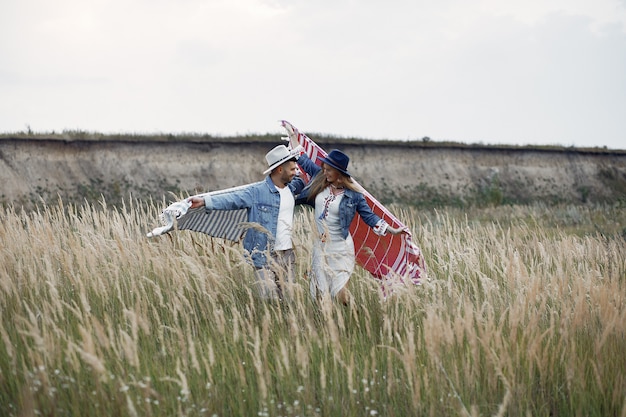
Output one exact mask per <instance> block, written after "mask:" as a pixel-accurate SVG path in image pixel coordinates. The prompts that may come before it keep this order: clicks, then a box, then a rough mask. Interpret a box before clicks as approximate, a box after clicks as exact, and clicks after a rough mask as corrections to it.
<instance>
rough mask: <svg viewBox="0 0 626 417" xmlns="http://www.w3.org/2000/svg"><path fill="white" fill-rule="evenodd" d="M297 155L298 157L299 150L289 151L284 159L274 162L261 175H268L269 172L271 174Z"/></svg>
mask: <svg viewBox="0 0 626 417" xmlns="http://www.w3.org/2000/svg"><path fill="white" fill-rule="evenodd" d="M299 155H300V149H298V148H296V149H292V150H290V151H289V154H288V155H285V157H284V158H282V159H280V160H278V161H276V162H274V163H273V164H272V165H270V167H269V168H268V169H266V170H265V171H263V175H267V174H269V173H270V172H272V171H273V170H274V169H276V168H278V167H279V166H281V165H282V164H284V163H285V162H287V161H289V160H290V159H293V158H296V157H297V156H299Z"/></svg>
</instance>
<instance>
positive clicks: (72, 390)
mask: <svg viewBox="0 0 626 417" xmlns="http://www.w3.org/2000/svg"><path fill="white" fill-rule="evenodd" d="M163 206H164V203H163V202H159V203H153V202H150V203H145V202H140V201H136V200H132V199H129V201H128V202H127V203H126V204H125V205H124V206H121V207H117V208H113V207H107V206H106V204H105V203H104V202H101V203H99V204H93V205H91V204H85V205H82V206H66V205H64V204H63V203H62V202H59V203H58V204H57V205H54V206H46V207H42V208H40V209H39V210H37V211H30V212H22V211H20V210H17V209H14V208H10V207H9V208H2V209H0V240H1V241H2V247H1V249H0V315H1V320H0V336H1V340H2V341H1V343H0V415H2V416H96V415H109V416H113V415H115V416H235V415H237V416H376V415H380V416H408V415H420V416H421V415H429V416H455V415H459V416H483V415H485V416H487V415H489V416H491V415H497V416H622V417H624V416H626V244H625V241H624V235H625V234H626V210H625V208H624V207H623V205H621V206H620V205H618V206H592V205H585V206H563V207H545V206H541V205H534V206H501V207H495V208H482V209H479V208H474V209H469V210H468V211H461V210H459V209H442V210H439V211H436V210H430V211H417V210H415V209H413V208H407V207H392V211H394V212H395V213H396V214H397V216H398V217H399V218H401V219H402V220H404V221H405V222H406V223H407V224H408V225H409V227H410V229H411V230H412V231H413V236H414V240H415V242H416V243H418V245H419V246H420V247H421V248H422V250H423V253H424V255H425V259H426V262H427V265H428V268H429V269H428V271H429V279H428V280H424V281H423V283H422V285H419V286H413V285H411V286H401V285H399V286H396V287H395V291H394V292H393V294H392V295H390V296H389V297H386V298H385V297H383V296H382V292H381V290H380V285H379V284H380V283H379V282H378V281H377V280H376V279H374V278H372V277H371V276H369V275H368V274H367V273H366V272H364V271H363V270H362V269H360V268H357V270H356V271H355V274H354V275H353V277H352V280H351V282H350V290H351V293H352V301H351V304H350V305H349V306H347V307H346V306H341V305H336V304H332V303H321V304H317V303H315V302H313V301H311V300H310V299H309V296H308V292H307V289H308V283H307V282H306V281H305V278H304V276H305V272H306V269H307V267H308V262H309V255H310V254H309V251H308V250H309V248H311V247H312V242H311V240H310V239H311V238H310V234H309V233H307V231H308V230H311V228H312V225H311V216H310V214H309V212H307V211H298V212H297V214H296V224H297V227H298V229H297V233H296V243H297V253H298V276H299V277H301V278H300V281H299V285H298V288H297V291H296V293H295V296H294V298H293V299H292V300H290V301H289V302H283V303H279V302H265V301H261V300H258V299H257V298H255V296H254V292H253V289H252V282H253V280H254V278H253V272H252V269H251V267H250V266H249V265H247V264H246V263H245V262H244V261H243V258H242V255H241V248H240V246H239V245H238V244H232V243H226V242H223V241H219V240H215V239H213V240H212V239H211V238H209V237H207V236H204V235H200V234H197V233H192V232H186V231H181V232H175V233H171V234H169V235H166V236H161V237H159V238H154V239H148V238H146V237H145V234H146V232H147V231H149V230H151V229H152V227H154V226H156V225H157V219H158V214H159V211H160V208H162V207H163Z"/></svg>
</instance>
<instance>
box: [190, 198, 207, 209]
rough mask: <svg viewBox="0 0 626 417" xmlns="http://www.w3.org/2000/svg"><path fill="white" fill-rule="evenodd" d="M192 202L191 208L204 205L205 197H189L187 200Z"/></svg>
mask: <svg viewBox="0 0 626 417" xmlns="http://www.w3.org/2000/svg"><path fill="white" fill-rule="evenodd" d="M187 201H189V202H190V203H191V208H192V209H193V208H198V207H204V198H202V197H189V199H188V200H187Z"/></svg>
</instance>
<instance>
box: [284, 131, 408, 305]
mask: <svg viewBox="0 0 626 417" xmlns="http://www.w3.org/2000/svg"><path fill="white" fill-rule="evenodd" d="M294 145H295V146H297V144H294V143H292V147H293V146H294ZM349 162H350V158H349V157H348V156H347V155H346V154H345V153H343V152H341V151H339V150H337V149H334V150H332V151H331V152H330V153H329V154H328V156H327V157H326V158H322V166H321V167H319V166H317V165H316V164H315V163H314V162H313V161H311V159H310V158H309V157H308V156H307V155H306V154H304V155H302V156H300V157H299V159H298V164H299V165H300V166H301V167H302V169H303V170H304V171H305V172H306V173H307V174H309V175H310V176H311V177H312V179H311V183H310V184H309V185H308V186H307V187H306V188H305V189H304V191H303V192H302V194H300V196H299V197H298V202H301V203H308V204H309V205H312V206H313V207H314V208H315V223H316V226H317V232H318V236H319V238H317V239H316V240H315V244H314V247H313V259H312V265H311V269H312V270H311V280H310V291H311V296H312V297H313V298H316V297H317V296H323V295H325V294H328V293H330V295H331V296H332V298H334V299H337V300H338V301H339V302H341V303H343V304H345V305H347V304H348V302H349V299H350V298H349V293H348V290H347V288H346V286H347V284H348V281H349V280H350V276H351V275H352V271H353V270H354V262H355V254H354V242H353V241H352V236H351V235H350V232H349V229H350V223H352V220H353V219H354V216H355V215H356V214H357V213H358V214H359V215H360V216H361V217H362V218H363V221H364V222H365V223H366V224H367V225H369V226H370V227H371V228H373V230H374V233H376V234H377V235H380V236H384V235H386V234H387V233H391V234H393V235H397V234H400V233H403V232H405V233H408V230H407V229H406V228H393V227H391V226H390V225H389V224H387V222H385V221H384V220H383V219H381V218H380V217H378V216H377V215H376V214H374V212H372V209H370V207H369V206H368V205H367V202H366V201H365V197H364V196H363V194H362V192H361V189H360V188H359V187H358V185H357V184H356V183H355V182H354V181H353V180H352V176H351V175H350V173H349V172H348V170H347V169H348V163H349Z"/></svg>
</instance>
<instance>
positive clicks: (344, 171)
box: [320, 158, 352, 177]
mask: <svg viewBox="0 0 626 417" xmlns="http://www.w3.org/2000/svg"><path fill="white" fill-rule="evenodd" d="M320 161H322V162H323V163H325V164H328V165H330V166H331V167H333V168H335V169H336V170H337V171H339V172H341V173H342V174H344V175H347V176H348V177H351V176H352V175H350V173H349V172H348V171H346V170H345V169H343V168H340V167H339V166H337V164H336V163H335V162H333V160H332V159H328V158H320Z"/></svg>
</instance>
